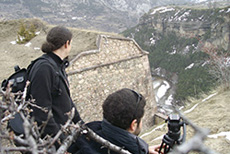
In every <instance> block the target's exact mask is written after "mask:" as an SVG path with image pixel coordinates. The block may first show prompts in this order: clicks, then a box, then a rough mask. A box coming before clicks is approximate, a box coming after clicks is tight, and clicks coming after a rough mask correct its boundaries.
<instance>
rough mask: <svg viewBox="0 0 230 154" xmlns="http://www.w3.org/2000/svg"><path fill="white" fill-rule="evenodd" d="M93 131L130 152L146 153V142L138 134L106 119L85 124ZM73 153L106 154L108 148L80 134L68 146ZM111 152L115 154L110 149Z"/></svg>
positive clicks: (134, 153) (133, 153) (135, 153)
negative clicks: (72, 143)
mask: <svg viewBox="0 0 230 154" xmlns="http://www.w3.org/2000/svg"><path fill="white" fill-rule="evenodd" d="M87 125H88V127H89V128H91V129H92V130H93V131H94V132H95V133H97V134H98V135H100V136H101V137H103V138H104V139H106V140H108V141H110V142H111V143H113V144H115V145H117V146H119V147H123V148H124V149H125V150H128V151H129V152H130V153H132V154H148V144H147V143H146V142H145V141H143V140H142V139H140V138H139V137H138V136H136V135H133V134H131V133H129V132H128V131H126V130H124V129H121V128H119V127H116V126H113V125H111V124H110V123H109V122H108V121H106V120H103V121H96V122H91V123H89V124H87ZM70 149H72V151H74V149H75V150H76V151H77V152H75V154H108V149H107V148H104V147H103V146H102V145H100V144H99V143H97V142H95V141H93V140H90V139H88V138H87V139H86V138H85V136H81V137H80V138H78V139H77V142H76V143H75V144H74V145H72V147H70ZM111 154H116V153H115V152H113V151H111Z"/></svg>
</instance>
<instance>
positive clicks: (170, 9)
mask: <svg viewBox="0 0 230 154" xmlns="http://www.w3.org/2000/svg"><path fill="white" fill-rule="evenodd" d="M174 10H175V9H174V8H167V7H159V8H157V9H154V10H153V12H152V13H151V15H154V14H155V13H156V12H160V13H165V12H168V11H174Z"/></svg>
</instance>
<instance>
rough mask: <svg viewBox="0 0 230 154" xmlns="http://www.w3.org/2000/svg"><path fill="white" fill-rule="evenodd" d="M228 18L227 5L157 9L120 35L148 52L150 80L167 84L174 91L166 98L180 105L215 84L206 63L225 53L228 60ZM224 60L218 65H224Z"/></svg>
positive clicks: (229, 32) (229, 31)
mask: <svg viewBox="0 0 230 154" xmlns="http://www.w3.org/2000/svg"><path fill="white" fill-rule="evenodd" d="M229 15H230V7H229V6H226V7H224V8H211V9H208V8H198V7H181V6H180V7H178V6H174V7H173V6H165V7H156V8H153V9H151V10H150V11H149V12H148V13H146V14H145V15H143V16H142V17H141V18H140V21H139V24H138V25H136V26H134V27H133V28H131V29H128V30H126V31H124V32H123V33H122V34H123V35H124V36H126V37H131V38H134V39H135V40H136V41H137V43H138V44H139V45H140V46H141V47H142V49H144V50H146V51H149V60H150V65H151V69H152V75H153V77H154V78H155V79H158V78H159V77H160V78H165V79H166V80H168V81H169V83H170V87H172V89H174V91H173V92H171V91H169V92H168V93H167V96H166V97H167V98H165V99H166V100H167V99H169V98H171V97H172V95H173V98H174V99H175V102H177V103H181V104H183V101H184V100H186V99H187V98H188V97H197V96H199V93H202V92H208V91H209V90H210V89H212V88H213V86H215V84H216V83H217V82H218V77H217V76H216V74H212V73H211V72H210V67H211V65H209V64H211V63H212V60H213V59H211V58H213V57H212V56H213V55H218V56H219V55H221V53H224V54H225V58H226V59H228V58H229V51H230V37H229V36H230V35H229V34H230V28H229V25H230V18H229ZM210 51H212V53H211V52H210ZM211 54H213V55H211ZM224 61H225V60H222V64H221V65H225V63H224ZM226 65H227V64H226ZM227 67H228V65H227ZM163 103H164V100H163Z"/></svg>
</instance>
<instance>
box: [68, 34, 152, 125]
mask: <svg viewBox="0 0 230 154" xmlns="http://www.w3.org/2000/svg"><path fill="white" fill-rule="evenodd" d="M96 46H97V48H96V49H95V50H89V51H83V52H80V53H78V54H77V55H75V56H74V57H72V60H71V62H70V67H68V70H67V72H68V75H69V81H70V86H71V87H70V89H71V94H72V98H73V101H74V102H75V103H76V105H77V108H78V111H79V112H80V114H81V117H82V119H83V120H84V121H86V122H89V121H93V120H101V119H102V103H103V101H104V100H105V98H106V97H107V96H108V95H109V94H110V93H112V92H114V91H116V90H118V89H121V88H130V89H134V90H136V91H137V92H140V93H141V94H143V95H144V96H145V98H146V100H147V105H146V108H145V117H144V121H143V123H144V126H150V125H152V124H153V115H154V113H155V111H156V103H155V97H154V91H153V84H152V78H151V73H150V65H149V60H148V52H146V51H143V50H142V49H141V48H140V47H139V45H138V44H137V43H136V42H135V41H134V40H133V39H128V38H119V37H112V36H106V35H99V36H98V38H97V40H96Z"/></svg>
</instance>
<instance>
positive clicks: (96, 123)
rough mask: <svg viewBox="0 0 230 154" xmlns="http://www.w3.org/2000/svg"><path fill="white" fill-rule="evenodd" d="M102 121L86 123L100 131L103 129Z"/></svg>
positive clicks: (94, 129)
mask: <svg viewBox="0 0 230 154" xmlns="http://www.w3.org/2000/svg"><path fill="white" fill-rule="evenodd" d="M101 123H102V121H93V122H89V123H87V124H86V126H87V127H89V128H90V129H92V130H93V131H96V132H97V131H100V130H101V129H102V127H101Z"/></svg>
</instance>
